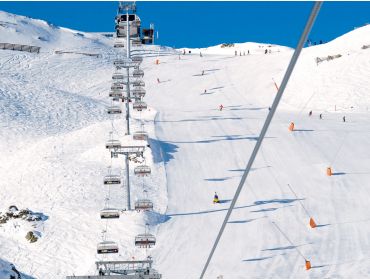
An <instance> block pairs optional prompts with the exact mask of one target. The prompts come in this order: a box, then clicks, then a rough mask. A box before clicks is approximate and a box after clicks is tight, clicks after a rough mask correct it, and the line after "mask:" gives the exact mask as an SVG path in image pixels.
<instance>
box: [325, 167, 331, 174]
mask: <svg viewBox="0 0 370 280" xmlns="http://www.w3.org/2000/svg"><path fill="white" fill-rule="evenodd" d="M326 175H328V176H331V175H333V172H332V170H331V167H328V168H326Z"/></svg>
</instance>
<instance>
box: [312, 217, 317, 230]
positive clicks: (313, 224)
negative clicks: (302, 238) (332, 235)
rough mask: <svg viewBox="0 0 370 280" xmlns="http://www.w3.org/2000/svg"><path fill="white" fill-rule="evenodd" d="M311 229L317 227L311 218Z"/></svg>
mask: <svg viewBox="0 0 370 280" xmlns="http://www.w3.org/2000/svg"><path fill="white" fill-rule="evenodd" d="M310 227H312V228H315V227H317V225H316V223H315V221H314V219H313V218H310Z"/></svg>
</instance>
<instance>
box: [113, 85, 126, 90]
mask: <svg viewBox="0 0 370 280" xmlns="http://www.w3.org/2000/svg"><path fill="white" fill-rule="evenodd" d="M110 89H111V90H123V89H124V86H123V84H122V83H114V84H112V86H111V87H110Z"/></svg>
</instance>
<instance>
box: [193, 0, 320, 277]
mask: <svg viewBox="0 0 370 280" xmlns="http://www.w3.org/2000/svg"><path fill="white" fill-rule="evenodd" d="M321 5H322V2H321V1H318V2H315V4H314V6H313V8H312V11H311V14H310V16H309V18H308V20H307V23H306V26H305V28H304V30H303V32H302V35H301V37H300V39H299V41H298V44H297V47H296V49H295V51H294V53H293V56H292V58H291V61H290V63H289V65H288V68H287V70H286V73H285V75H284V78H283V80H282V83H281V85H280V88H279V90H278V92H277V94H276V97H275V100H274V102H273V104H272V106H271V110H270V112H269V114H268V115H267V118H266V120H265V123H264V125H263V127H262V130H261V133H260V136H259V137H258V140H257V143H256V145H255V147H254V149H253V152H252V154H251V156H250V158H249V161H248V164H247V166H246V168H245V171H244V174H243V176H242V178H241V181H240V183H239V185H238V188H237V190H236V192H235V195H234V198H233V200H232V202H231V204H230V208H229V209H228V211H227V214H226V216H225V219H224V221H223V223H222V225H221V228H220V230H219V232H218V235H217V238H216V240H215V242H214V244H213V247H212V249H211V252H210V254H209V256H208V258H207V261H206V263H205V265H204V267H203V270H202V273H201V275H200V278H201V279H202V278H203V276H204V274H205V273H206V271H207V268H208V266H209V263H210V262H211V259H212V257H213V254H214V252H215V250H216V248H217V246H218V243H219V241H220V239H221V236H222V234H223V232H224V230H225V227H226V225H227V223H228V221H229V218H230V216H231V213H232V211H233V209H234V207H235V204H236V202H237V200H238V197H239V195H240V192H241V190H242V189H243V186H244V183H245V181H246V179H247V177H248V174H249V171H250V169H251V167H252V165H253V162H254V160H255V158H256V156H257V153H258V150H259V148H260V146H261V144H262V141H263V139H264V137H265V135H266V133H267V130H268V128H269V126H270V123H271V120H272V118H273V116H274V114H275V111H276V109H277V106H278V105H279V102H280V99H281V97H282V95H283V93H284V91H285V88H286V85H287V83H288V81H289V78H290V76H291V74H292V72H293V69H294V67H295V64H296V62H297V60H298V57H299V55H300V53H301V51H302V48H303V45H304V43H305V42H306V40H307V37H308V34H309V33H310V31H311V28H312V26H313V24H314V22H315V19H316V17H317V14H318V12H319V11H320V8H321Z"/></svg>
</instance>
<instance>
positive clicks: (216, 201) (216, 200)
mask: <svg viewBox="0 0 370 280" xmlns="http://www.w3.org/2000/svg"><path fill="white" fill-rule="evenodd" d="M213 203H220V200H219V199H218V195H217V193H216V192H215V195H214V197H213Z"/></svg>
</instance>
